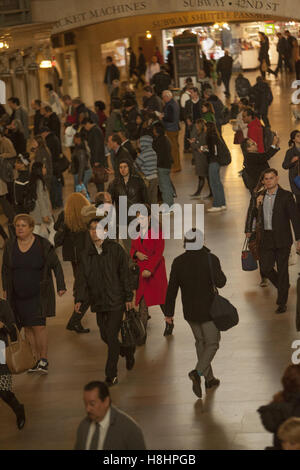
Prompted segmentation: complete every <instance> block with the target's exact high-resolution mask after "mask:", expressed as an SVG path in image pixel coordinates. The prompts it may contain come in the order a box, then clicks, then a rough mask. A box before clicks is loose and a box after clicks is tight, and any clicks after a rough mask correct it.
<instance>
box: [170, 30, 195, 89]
mask: <svg viewBox="0 0 300 470" xmlns="http://www.w3.org/2000/svg"><path fill="white" fill-rule="evenodd" d="M200 52H201V47H200V44H199V40H198V36H197V34H194V33H192V32H191V31H188V30H187V31H184V32H183V33H182V34H180V35H178V36H175V37H174V72H175V83H176V86H177V87H179V88H181V89H182V88H183V87H184V86H185V79H186V78H187V77H191V78H192V79H193V82H194V83H196V82H197V79H198V73H199V70H200V68H201V67H200V65H201V63H200Z"/></svg>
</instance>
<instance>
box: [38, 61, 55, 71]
mask: <svg viewBox="0 0 300 470" xmlns="http://www.w3.org/2000/svg"><path fill="white" fill-rule="evenodd" d="M51 68H52V62H51V60H42V62H41V63H40V69H51Z"/></svg>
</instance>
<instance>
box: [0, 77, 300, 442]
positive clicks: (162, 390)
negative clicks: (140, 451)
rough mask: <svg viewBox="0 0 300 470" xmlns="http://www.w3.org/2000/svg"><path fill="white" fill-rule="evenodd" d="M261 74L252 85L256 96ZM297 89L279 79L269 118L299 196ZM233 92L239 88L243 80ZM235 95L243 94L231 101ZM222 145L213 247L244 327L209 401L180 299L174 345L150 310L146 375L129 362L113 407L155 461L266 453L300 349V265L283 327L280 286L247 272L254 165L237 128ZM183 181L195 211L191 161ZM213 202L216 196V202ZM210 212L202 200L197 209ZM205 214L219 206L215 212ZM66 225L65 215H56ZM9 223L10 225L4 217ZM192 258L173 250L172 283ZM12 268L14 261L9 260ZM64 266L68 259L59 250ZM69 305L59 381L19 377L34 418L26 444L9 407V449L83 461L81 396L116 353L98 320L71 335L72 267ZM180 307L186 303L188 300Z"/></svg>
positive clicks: (60, 303) (3, 437) (2, 431)
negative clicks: (161, 453)
mask: <svg viewBox="0 0 300 470" xmlns="http://www.w3.org/2000/svg"><path fill="white" fill-rule="evenodd" d="M257 75H258V72H251V73H248V74H247V77H248V78H249V79H250V81H251V84H254V82H255V78H256V76H257ZM290 82H291V77H286V76H285V75H283V77H282V78H279V79H275V78H274V77H273V76H272V77H271V78H270V80H269V83H270V85H271V88H272V92H273V95H274V102H273V104H272V107H271V109H270V114H269V118H270V121H271V125H272V129H273V130H276V131H277V132H278V134H279V136H280V147H281V150H280V152H278V153H277V154H276V156H275V157H274V158H273V159H272V160H271V162H270V166H271V167H274V168H276V169H277V170H278V171H279V175H280V181H279V184H280V185H281V186H282V187H283V188H284V189H288V190H290V187H289V181H288V172H287V171H285V170H283V169H282V166H281V165H282V161H283V159H284V155H285V152H286V150H287V148H288V140H289V134H290V132H291V131H292V130H293V129H297V128H298V129H300V125H299V123H298V122H295V119H294V116H293V113H292V111H293V109H295V106H294V105H291V104H290V103H291V95H292V91H293V90H292V89H291V88H290ZM232 85H233V80H232ZM232 95H233V94H232ZM223 136H224V138H225V140H226V142H227V144H228V146H229V148H230V150H231V152H232V164H231V165H229V166H228V167H225V169H224V168H223V170H222V171H223V182H224V188H225V194H226V200H227V211H223V212H220V213H206V214H205V244H206V246H208V247H209V248H210V249H211V250H212V251H213V253H215V254H216V255H217V256H218V257H219V259H220V261H221V265H222V269H223V271H224V273H225V275H226V276H227V284H226V286H225V287H224V289H222V291H221V292H222V294H223V295H225V296H226V297H227V298H228V299H229V300H230V301H231V302H232V303H233V304H234V305H235V306H236V307H237V309H238V312H239V316H240V323H239V325H238V326H237V327H235V328H233V329H231V330H229V331H228V332H224V333H222V339H221V343H220V349H219V350H218V352H217V354H216V357H215V360H214V364H213V367H214V374H215V376H216V377H218V378H219V379H220V381H221V384H220V386H219V387H218V388H216V389H214V390H213V391H208V392H207V393H206V394H204V397H203V399H202V400H201V399H197V398H196V397H195V395H194V394H193V392H192V387H191V382H190V380H189V378H188V375H187V374H188V372H189V371H190V370H191V369H192V368H193V367H194V364H195V361H196V353H195V346H194V338H193V336H192V333H191V331H190V328H189V326H188V324H187V323H186V322H185V320H184V319H183V315H182V306H181V302H180V298H178V299H177V303H176V315H175V328H174V332H173V335H172V336H169V337H167V338H165V337H163V329H164V319H163V316H162V313H161V310H160V308H159V307H152V308H150V315H151V319H150V320H149V324H148V339H147V343H146V345H145V346H141V347H139V348H138V349H137V352H136V365H135V367H134V369H133V370H132V371H127V370H126V368H125V361H124V360H122V358H121V359H120V361H119V384H118V385H117V386H115V387H113V388H112V390H111V396H112V401H113V403H114V404H115V405H116V406H118V407H119V408H120V409H122V410H123V411H125V412H126V413H128V414H129V415H130V416H132V417H133V418H134V419H135V420H136V421H137V422H138V423H139V425H140V426H141V428H142V430H143V432H144V436H145V441H146V445H147V448H148V449H189V450H193V449H206V450H210V449H214V450H217V449H233V450H244V449H247V450H252V449H263V448H264V447H266V446H268V445H271V442H272V435H271V434H270V433H267V432H266V431H265V430H264V428H263V426H262V424H261V422H260V418H259V415H258V413H257V409H258V408H259V407H260V406H261V405H263V404H266V403H268V402H270V401H271V399H272V397H273V395H274V394H275V393H276V392H277V391H278V390H280V389H281V384H280V379H281V376H282V374H283V371H284V369H285V367H286V366H287V364H289V363H290V362H291V355H292V352H293V350H292V348H291V345H292V343H293V341H294V340H296V339H300V335H299V333H297V331H296V327H295V310H296V281H297V277H298V271H299V264H298V263H299V258H298V257H296V255H295V256H294V258H297V259H296V264H293V265H291V266H290V268H289V272H290V283H291V288H290V294H289V300H288V310H287V312H286V313H285V314H283V315H276V314H275V313H274V311H275V301H276V291H275V288H274V287H273V286H272V285H270V283H269V285H268V287H265V288H261V287H259V282H260V278H259V274H258V271H254V272H243V271H242V269H241V250H242V246H243V242H244V223H245V217H246V212H247V208H248V204H249V191H248V190H247V189H246V188H245V186H244V184H243V180H242V178H241V177H239V175H238V172H239V170H240V169H241V167H242V161H243V156H242V154H241V151H240V148H239V146H237V145H233V131H232V129H231V126H230V124H228V125H226V126H225V127H224V129H223ZM180 142H181V163H182V172H180V173H174V174H173V175H172V179H173V181H174V184H175V186H176V190H177V195H178V198H177V199H176V202H177V203H180V204H185V203H190V202H191V199H190V197H189V194H191V193H192V192H193V191H194V188H195V187H196V176H195V174H194V167H193V166H192V165H191V155H190V154H184V153H183V151H182V146H183V145H182V144H183V133H182V132H181V139H180ZM72 186H73V183H72V179H71V176H70V175H68V176H66V186H65V188H64V197H66V195H68V194H69V193H71V192H72ZM207 191H208V190H207ZM195 202H197V203H202V202H203V203H204V201H201V200H198V201H195V200H194V201H193V203H195ZM205 204H209V202H208V201H207V200H205ZM56 216H57V211H56ZM1 218H3V221H2V223H4V217H3V216H1ZM182 252H183V242H182V240H168V241H166V247H165V259H166V266H167V273H168V275H169V272H170V267H171V263H172V261H173V259H174V257H176V256H178V255H179V254H180V253H182ZM0 253H1V257H2V253H3V251H2V250H1V252H0ZM58 253H59V254H60V259H61V252H60V249H59V250H58ZM63 270H64V273H65V278H66V281H67V289H68V290H67V294H66V295H65V296H64V297H62V298H57V315H56V317H55V318H52V319H48V321H47V325H48V335H49V374H48V375H47V376H40V375H30V376H29V375H27V374H22V375H20V376H14V378H13V381H14V391H15V393H16V394H17V396H18V397H19V399H20V400H21V402H22V403H24V405H25V407H26V425H25V429H24V431H22V432H20V431H19V430H18V429H17V428H16V426H15V420H14V419H13V418H12V412H11V410H10V409H9V408H8V407H6V406H5V405H4V404H3V403H0V407H1V420H0V448H1V449H10V450H12V449H48V450H52V449H57V450H59V449H72V448H73V447H74V442H75V434H76V430H77V427H78V424H79V423H80V421H81V420H82V418H83V417H84V416H85V410H84V406H83V401H82V390H83V387H84V385H85V384H86V383H88V382H90V381H92V380H103V379H104V376H105V374H104V366H105V359H106V349H107V348H106V345H105V344H104V343H103V342H102V341H100V340H99V331H98V327H97V324H96V318H95V314H93V313H90V312H88V313H87V315H86V316H85V318H84V320H83V325H84V326H85V327H88V328H90V330H91V331H90V333H89V334H85V335H77V334H76V333H75V332H70V331H67V330H66V328H65V327H66V323H67V320H68V318H69V316H70V314H71V313H72V309H73V305H74V304H73V296H72V287H73V276H72V269H71V264H70V263H63ZM179 297H180V296H179Z"/></svg>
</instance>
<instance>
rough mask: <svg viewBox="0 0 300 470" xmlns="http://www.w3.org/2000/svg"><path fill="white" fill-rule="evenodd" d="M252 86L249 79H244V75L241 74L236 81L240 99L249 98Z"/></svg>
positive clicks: (236, 89)
mask: <svg viewBox="0 0 300 470" xmlns="http://www.w3.org/2000/svg"><path fill="white" fill-rule="evenodd" d="M250 89H251V85H250V82H249V80H248V78H246V77H244V75H243V74H242V73H239V75H238V76H237V78H236V80H235V91H236V92H237V95H238V97H239V98H247V97H249V94H250Z"/></svg>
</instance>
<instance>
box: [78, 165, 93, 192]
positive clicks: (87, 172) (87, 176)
mask: <svg viewBox="0 0 300 470" xmlns="http://www.w3.org/2000/svg"><path fill="white" fill-rule="evenodd" d="M92 173H93V172H92V169H91V168H89V169H88V170H85V172H84V174H83V180H82V182H83V184H84V186H85V187H86V190H87V192H89V190H88V184H89V182H90V179H91V177H92ZM78 184H79V181H78V175H74V191H75V188H76V186H77V185H78Z"/></svg>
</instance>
